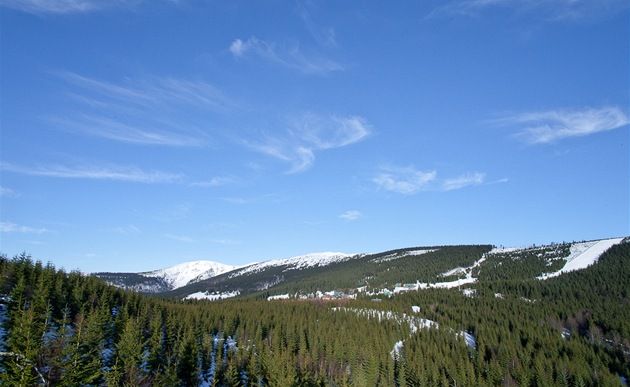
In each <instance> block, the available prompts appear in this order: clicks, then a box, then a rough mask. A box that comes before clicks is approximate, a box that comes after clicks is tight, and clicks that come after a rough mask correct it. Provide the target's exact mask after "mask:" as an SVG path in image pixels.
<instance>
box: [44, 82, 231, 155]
mask: <svg viewBox="0 0 630 387" xmlns="http://www.w3.org/2000/svg"><path fill="white" fill-rule="evenodd" d="M55 74H56V75H57V76H58V77H59V78H60V79H61V80H63V81H64V82H65V86H66V87H67V95H69V96H70V102H72V103H73V104H71V106H72V107H71V108H70V109H69V112H68V113H65V114H64V115H56V116H53V117H50V118H49V121H50V122H51V123H53V124H55V125H56V126H58V127H60V128H62V129H64V130H69V131H73V132H76V133H81V134H86V135H91V136H96V137H102V138H106V139H109V140H114V141H120V142H127V143H134V144H141V145H164V146H172V147H198V146H202V145H204V144H206V143H207V142H208V141H209V135H208V133H207V132H208V128H207V114H208V113H210V112H213V113H215V114H222V113H225V112H227V111H229V110H230V109H232V107H233V106H234V105H233V103H232V102H231V100H230V99H229V98H228V97H226V96H225V95H224V94H223V93H222V92H221V91H220V90H218V89H217V88H215V87H214V86H212V85H210V84H208V83H206V82H203V81H200V80H189V79H176V78H172V77H145V78H142V79H127V80H125V81H124V82H119V83H115V82H106V81H102V80H98V79H94V78H90V77H86V76H83V75H80V74H76V73H72V72H67V71H64V72H57V73H55ZM180 114H186V117H187V119H186V120H185V121H184V120H181V117H179V115H180ZM112 117H115V118H112ZM184 122H185V123H184Z"/></svg>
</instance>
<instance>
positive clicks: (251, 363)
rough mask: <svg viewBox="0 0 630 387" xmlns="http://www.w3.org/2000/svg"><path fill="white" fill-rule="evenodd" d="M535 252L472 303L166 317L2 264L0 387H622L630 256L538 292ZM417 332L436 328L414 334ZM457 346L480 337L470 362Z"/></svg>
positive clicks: (425, 275)
mask: <svg viewBox="0 0 630 387" xmlns="http://www.w3.org/2000/svg"><path fill="white" fill-rule="evenodd" d="M489 248H490V247H489V246H468V247H466V246H456V247H442V248H440V249H439V250H437V251H434V252H431V253H426V254H423V255H411V256H410V255H404V256H403V254H400V253H401V251H394V252H387V253H383V254H379V255H373V256H366V257H363V258H360V259H358V260H356V261H353V262H342V263H339V264H337V265H336V266H334V267H335V270H337V271H338V272H339V273H341V274H339V276H340V277H339V278H336V277H335V278H334V279H330V278H325V276H327V275H328V274H330V272H329V271H326V270H324V269H323V268H318V269H316V270H315V271H311V274H310V275H309V276H308V277H306V276H304V277H301V278H297V277H295V278H293V279H292V280H291V281H287V282H286V283H285V284H283V285H280V286H285V288H283V289H284V290H289V289H295V290H296V291H300V292H302V291H303V292H307V291H312V290H313V289H331V288H336V289H344V288H346V287H347V288H351V287H356V286H357V283H360V280H359V279H363V280H364V281H366V282H367V283H368V285H369V286H374V287H377V286H382V285H383V284H391V283H392V282H412V281H414V282H415V281H416V280H420V281H423V282H432V281H438V280H444V279H443V278H441V277H440V274H441V273H444V272H446V271H448V270H449V269H452V268H455V267H459V266H461V267H470V266H471V265H472V264H473V263H474V262H476V261H478V260H479V258H480V257H481V255H482V254H483V253H484V252H486V251H488V250H489ZM409 250H411V249H409ZM551 250H552V247H549V251H551ZM541 251H543V254H544V251H546V250H540V249H539V250H537V251H534V250H532V251H531V252H525V253H524V254H523V255H521V256H519V257H517V258H515V257H509V256H507V255H496V256H494V257H491V256H488V257H487V260H486V261H485V263H484V264H482V265H481V266H480V274H479V275H480V277H482V278H483V280H481V281H479V282H478V283H476V284H474V285H468V286H474V288H475V289H476V293H475V296H474V297H467V296H464V295H463V293H462V291H461V290H460V289H450V290H448V289H427V290H423V291H418V292H416V291H414V292H409V293H406V294H400V295H396V296H395V297H393V298H391V299H387V298H385V299H384V300H383V301H382V302H378V303H377V302H373V301H371V300H370V299H369V298H359V299H357V300H350V301H331V302H324V301H321V300H310V301H297V300H287V301H275V302H267V301H266V300H264V298H261V297H247V298H241V299H233V300H225V301H218V302H203V301H185V302H182V301H169V300H162V299H157V298H149V297H143V296H140V295H139V294H137V293H132V292H127V291H122V290H118V289H115V288H113V287H110V286H108V285H106V284H105V283H103V282H102V281H100V280H98V279H97V278H94V277H86V276H83V275H81V274H79V273H76V272H71V273H65V272H63V271H58V270H56V269H55V268H54V267H53V266H52V265H50V264H49V265H46V266H43V265H41V264H40V263H38V262H35V263H34V262H33V261H32V260H31V259H30V257H28V256H26V255H25V254H23V255H21V256H18V257H15V258H14V259H7V258H6V257H0V289H1V290H0V295H2V296H6V297H10V298H5V299H6V300H8V301H6V302H5V303H3V305H6V309H7V310H3V311H2V313H4V318H2V319H0V322H2V328H3V329H4V330H6V331H7V334H6V336H5V337H4V338H3V339H2V338H0V351H4V352H3V353H5V354H6V353H11V355H3V356H0V371H1V372H0V384H2V385H8V386H12V385H14V386H19V385H22V386H30V385H37V384H38V383H40V382H41V380H42V379H44V380H45V382H46V383H49V384H50V385H59V386H70V385H73V386H74V385H129V386H131V385H133V386H172V385H185V386H196V385H199V384H200V383H201V381H202V380H205V381H207V382H208V383H209V384H211V385H217V386H241V385H248V386H254V385H265V386H329V385H335V386H343V385H348V386H350V385H351V386H422V385H426V386H452V385H462V386H477V385H487V386H494V385H512V386H516V385H519V386H528V385H531V386H537V385H541V386H542V385H549V386H556V385H569V386H599V385H620V384H621V382H620V379H619V377H618V375H622V376H626V377H628V376H630V355H629V354H630V300H629V295H630V281H628V278H630V244H629V243H623V244H620V245H617V246H614V247H613V248H611V249H610V250H609V251H608V252H607V253H605V254H604V255H602V257H601V258H600V260H599V263H598V264H597V265H594V266H593V267H590V268H588V269H585V270H581V271H578V272H573V273H568V274H564V275H562V276H559V277H557V278H553V279H550V280H546V281H538V280H534V279H532V276H538V275H540V274H542V273H543V272H545V271H551V270H553V268H551V269H548V267H547V266H545V265H546V264H544V263H543V262H542V261H541V260H540V259H539V258H540V257H539V255H538V254H539V253H540V252H541ZM553 251H557V253H554V254H556V255H557V256H558V257H559V258H558V260H559V261H560V260H562V259H563V257H565V256H566V246H564V245H558V246H553ZM530 253H531V254H530ZM396 254H399V255H400V256H396ZM389 258H397V259H391V260H388V259H389ZM419 262H421V263H422V264H418V263H419ZM500 262H502V263H501V264H499V263H500ZM353 264H356V266H355V269H356V273H354V274H352V267H353ZM423 265H424V266H426V269H424V270H423V269H422V267H423ZM543 266H544V267H543ZM375 268H377V269H378V270H375ZM387 269H389V270H387ZM318 270H321V271H318ZM279 273H281V271H280V272H278V273H276V274H278V275H279ZM523 273H525V274H526V275H525V274H523ZM285 275H286V273H285ZM342 277H343V278H345V279H343V278H342ZM318 281H321V282H318ZM336 281H338V282H336ZM301 286H304V288H302V287H301ZM497 294H501V295H502V297H501V298H499V297H497V296H496V295H497ZM412 306H417V307H419V308H420V312H419V313H417V314H416V313H414V312H412V308H411V307H412ZM3 309H4V307H3ZM421 319H429V320H432V321H434V322H436V323H437V324H439V327H438V326H436V325H433V326H432V327H431V328H429V329H427V328H423V327H422V324H423V323H422V322H423V321H425V320H421ZM463 331H465V332H468V333H471V334H473V335H474V337H475V340H476V345H475V346H474V347H469V346H467V345H466V342H465V341H464V339H463V338H462V334H461V332H463ZM563 333H564V337H563ZM397 342H402V346H401V347H399V350H398V351H397V352H396V351H393V349H394V346H395V344H396V343H397Z"/></svg>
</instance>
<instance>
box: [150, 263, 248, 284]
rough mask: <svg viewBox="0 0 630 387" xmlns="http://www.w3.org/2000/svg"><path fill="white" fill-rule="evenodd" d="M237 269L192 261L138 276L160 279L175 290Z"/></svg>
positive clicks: (218, 264) (219, 264) (220, 264)
mask: <svg viewBox="0 0 630 387" xmlns="http://www.w3.org/2000/svg"><path fill="white" fill-rule="evenodd" d="M237 267H238V266H232V265H226V264H223V263H219V262H213V261H193V262H185V263H180V264H179V265H175V266H171V267H167V268H165V269H160V270H154V271H148V272H144V273H138V274H140V275H142V276H144V277H154V278H155V277H157V278H162V279H163V280H164V281H165V282H166V283H167V284H168V285H169V287H170V288H171V289H177V288H181V287H182V286H185V285H188V284H189V283H190V282H199V281H201V280H204V279H208V278H211V277H215V276H217V275H220V274H223V273H226V272H228V271H232V270H234V269H236V268H237Z"/></svg>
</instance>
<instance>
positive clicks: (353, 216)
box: [339, 210, 363, 221]
mask: <svg viewBox="0 0 630 387" xmlns="http://www.w3.org/2000/svg"><path fill="white" fill-rule="evenodd" d="M339 217H340V218H341V219H344V220H347V221H352V220H357V219H359V218H361V217H363V214H362V213H361V212H360V211H356V210H349V211H346V212H344V213H343V214H341V215H339Z"/></svg>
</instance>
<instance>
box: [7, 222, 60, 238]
mask: <svg viewBox="0 0 630 387" xmlns="http://www.w3.org/2000/svg"><path fill="white" fill-rule="evenodd" d="M0 232H2V233H20V234H38V235H41V234H45V233H49V232H51V231H50V230H48V229H46V228H35V227H29V226H20V225H17V224H15V223H11V222H0Z"/></svg>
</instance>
